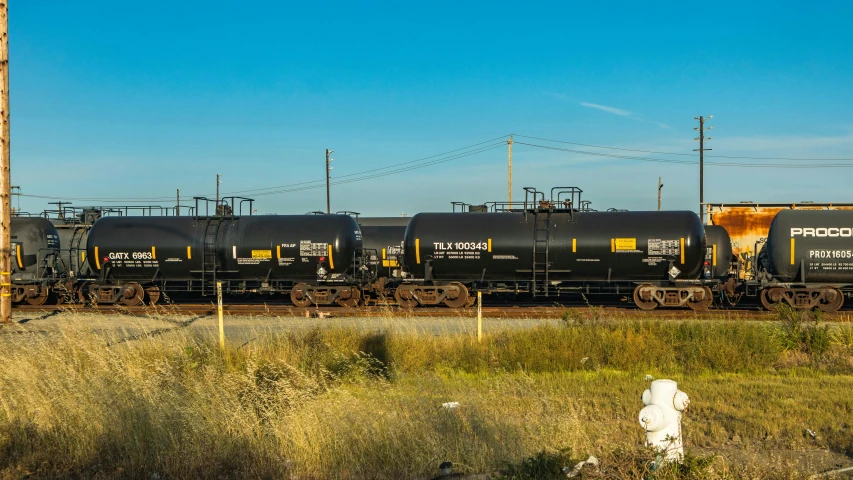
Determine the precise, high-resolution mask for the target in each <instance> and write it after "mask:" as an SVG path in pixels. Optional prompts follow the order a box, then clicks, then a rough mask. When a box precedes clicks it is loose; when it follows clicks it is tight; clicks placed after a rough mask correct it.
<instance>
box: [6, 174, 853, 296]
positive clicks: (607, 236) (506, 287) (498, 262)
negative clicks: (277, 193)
mask: <svg viewBox="0 0 853 480" xmlns="http://www.w3.org/2000/svg"><path fill="white" fill-rule="evenodd" d="M581 194H582V191H581V190H580V189H579V188H576V187H556V188H553V189H551V191H550V193H549V192H542V191H538V190H536V189H533V188H526V189H525V199H524V202H523V203H521V202H518V203H515V204H509V203H501V202H492V203H488V204H478V205H470V204H464V203H459V202H454V204H453V205H454V208H453V211H452V212H447V213H419V214H417V215H415V216H413V217H411V218H408V217H404V218H401V217H385V218H364V217H359V216H358V215H357V214H352V213H351V212H347V213H341V214H332V215H326V214H322V215H309V214H306V215H252V214H251V213H248V214H243V213H242V211H243V210H244V203H246V202H248V204H249V208H248V211H249V212H251V211H252V208H251V200H250V199H241V198H237V197H229V198H226V199H223V200H218V201H215V202H214V207H213V213H212V214H210V212H209V211H207V210H208V208H209V206H210V203H211V201H210V200H208V199H205V198H201V197H199V198H196V204H195V207H193V208H192V209H191V214H190V215H184V216H179V215H175V214H174V213H177V212H174V211H173V212H172V213H173V214H171V215H170V214H169V213H170V212H169V210H165V211H163V210H159V211H155V210H154V208H153V207H143V208H148V210H147V211H142V213H143V214H142V215H139V214H138V213H140V212H139V211H134V212H131V211H128V210H124V211H122V210H121V209H115V208H113V209H97V208H90V209H83V210H76V209H71V210H70V211H63V210H62V209H60V211H59V214H58V215H49V214H43V215H39V216H29V217H28V216H24V215H21V216H18V217H15V218H14V219H13V223H12V230H13V240H12V241H13V260H14V261H13V275H12V281H13V288H12V292H13V302H14V303H27V304H31V305H41V304H45V303H47V302H57V303H84V304H116V303H117V304H124V305H128V306H136V305H142V304H145V303H151V304H154V303H163V302H176V301H179V300H181V299H196V300H197V299H199V298H201V297H207V296H211V295H215V294H216V290H217V288H221V289H222V292H223V293H224V294H225V295H227V296H229V297H230V298H231V300H230V301H232V302H239V301H240V299H241V298H246V299H253V300H257V299H258V298H263V299H265V300H266V301H271V302H275V301H284V302H290V303H292V304H294V305H296V306H300V307H308V306H312V305H332V304H337V305H341V306H347V307H355V306H358V305H361V304H370V303H383V304H397V305H400V306H402V307H417V306H429V305H445V306H448V307H453V308H460V307H465V306H470V305H472V304H473V302H474V300H475V299H476V297H477V294H478V293H482V294H485V295H492V296H494V297H495V298H501V299H502V301H504V302H509V303H512V302H523V303H525V304H526V303H530V302H531V301H538V300H542V301H545V302H551V303H553V302H558V303H562V302H567V301H571V300H572V299H573V300H578V299H581V300H582V301H583V302H584V303H586V304H598V303H599V302H603V301H607V300H608V299H620V300H622V301H627V302H630V303H632V304H633V305H635V306H636V307H638V308H640V309H643V310H652V309H655V308H659V307H667V308H689V309H692V310H705V309H708V308H710V307H712V306H716V307H718V308H730V307H735V306H738V305H743V304H750V303H752V304H755V305H756V306H758V305H760V306H763V307H764V308H767V309H771V308H773V306H774V305H775V304H779V303H785V304H788V305H790V306H791V307H793V308H803V309H812V308H818V309H821V310H824V311H835V310H838V309H840V308H842V306H843V305H844V301H845V299H847V298H851V297H853V212H851V211H844V210H835V211H809V210H790V211H781V212H779V213H778V214H777V215H776V218H775V219H774V220H773V222H772V224H771V226H770V229H769V231H768V234H767V237H766V239H765V240H762V241H761V242H759V243H760V244H757V245H756V249H755V251H756V252H759V253H758V255H756V256H755V257H754V258H751V259H750V261H749V262H748V266H747V267H744V264H743V262H742V261H741V259H739V258H738V257H735V256H733V255H732V243H731V239H730V238H729V235H728V233H727V232H726V230H725V229H724V228H722V227H717V226H709V225H703V224H702V222H701V221H700V219H699V217H698V216H697V215H696V214H695V213H693V212H688V211H664V212H641V211H607V212H597V211H593V210H591V209H590V208H589V202H586V201H583V200H581ZM202 208H204V209H205V210H206V211H205V214H204V215H201V214H200V213H201V209H202ZM131 213H137V214H136V215H133V214H131ZM745 270H747V271H745Z"/></svg>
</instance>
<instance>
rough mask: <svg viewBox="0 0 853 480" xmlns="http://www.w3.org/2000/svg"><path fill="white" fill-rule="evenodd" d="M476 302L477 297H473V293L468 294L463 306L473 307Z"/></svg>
mask: <svg viewBox="0 0 853 480" xmlns="http://www.w3.org/2000/svg"><path fill="white" fill-rule="evenodd" d="M476 304H477V297H475V296H474V295H469V296H468V301H467V302H465V308H470V307H473V306H474V305H476Z"/></svg>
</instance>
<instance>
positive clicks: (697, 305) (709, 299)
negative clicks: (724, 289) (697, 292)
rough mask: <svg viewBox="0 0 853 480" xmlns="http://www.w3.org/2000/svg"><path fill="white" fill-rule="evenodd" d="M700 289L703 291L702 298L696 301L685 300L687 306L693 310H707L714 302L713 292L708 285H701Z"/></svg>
mask: <svg viewBox="0 0 853 480" xmlns="http://www.w3.org/2000/svg"><path fill="white" fill-rule="evenodd" d="M702 289H703V290H704V291H705V298H704V299H702V300H700V301H698V302H687V306H688V307H690V309H691V310H693V311H694V312H701V311H705V310H708V308H709V307H710V306H711V305H713V304H714V294H713V293H711V289H710V288H708V287H702Z"/></svg>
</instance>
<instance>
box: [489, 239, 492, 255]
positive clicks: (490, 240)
mask: <svg viewBox="0 0 853 480" xmlns="http://www.w3.org/2000/svg"><path fill="white" fill-rule="evenodd" d="M491 252H492V239H491V238H490V239H489V253H491Z"/></svg>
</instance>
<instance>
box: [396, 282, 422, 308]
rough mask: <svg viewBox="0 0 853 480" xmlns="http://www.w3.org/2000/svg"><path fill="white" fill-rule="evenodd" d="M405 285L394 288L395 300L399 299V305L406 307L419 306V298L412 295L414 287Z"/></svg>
mask: <svg viewBox="0 0 853 480" xmlns="http://www.w3.org/2000/svg"><path fill="white" fill-rule="evenodd" d="M403 287H404V285H400V286H399V287H397V289H396V290H394V300H396V301H397V305H399V306H401V307H405V308H413V307H417V306H418V300H417V299H416V298H415V297H414V296H413V295H412V289H410V288H403Z"/></svg>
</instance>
